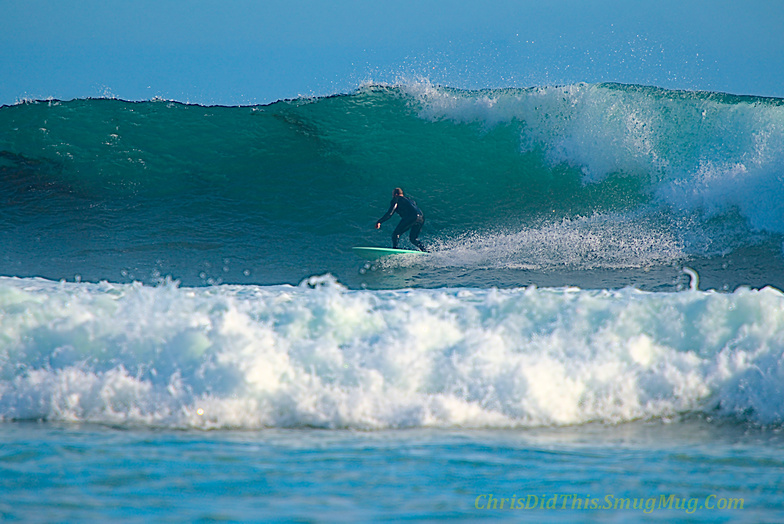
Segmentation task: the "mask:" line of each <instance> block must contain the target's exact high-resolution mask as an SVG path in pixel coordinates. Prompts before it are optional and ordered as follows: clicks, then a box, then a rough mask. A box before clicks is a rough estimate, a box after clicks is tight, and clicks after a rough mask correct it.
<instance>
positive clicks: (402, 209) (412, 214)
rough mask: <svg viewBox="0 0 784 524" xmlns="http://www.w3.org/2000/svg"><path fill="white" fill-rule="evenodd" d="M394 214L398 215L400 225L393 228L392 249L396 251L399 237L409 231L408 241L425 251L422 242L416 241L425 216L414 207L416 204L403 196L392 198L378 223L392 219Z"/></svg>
mask: <svg viewBox="0 0 784 524" xmlns="http://www.w3.org/2000/svg"><path fill="white" fill-rule="evenodd" d="M395 213H397V214H398V215H400V223H399V224H398V225H397V227H396V228H395V231H393V232H392V247H393V248H395V249H397V243H398V241H399V240H400V235H402V234H403V233H405V232H406V231H408V230H409V229H410V230H411V233H410V234H409V236H408V239H409V240H410V241H411V243H412V244H414V245H415V246H416V247H417V249H419V250H420V251H427V250H426V249H425V246H424V245H422V242H420V241H419V240H417V237H418V236H419V232H420V231H422V226H423V225H425V215H424V213H422V210H421V209H419V207H418V206H417V205H416V202H414V200H413V199H411V198H408V197H406V196H403V195H397V196H395V197H393V198H392V202H391V203H390V204H389V209H388V210H387V212H386V213H385V214H384V216H383V217H381V218H379V219H378V223H379V224H381V223H382V222H386V221H387V220H389V219H390V218H392V215H394V214H395Z"/></svg>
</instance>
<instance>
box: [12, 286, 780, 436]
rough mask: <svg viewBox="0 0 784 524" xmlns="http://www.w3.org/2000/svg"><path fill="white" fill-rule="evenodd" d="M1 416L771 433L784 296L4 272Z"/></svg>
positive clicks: (244, 424)
mask: <svg viewBox="0 0 784 524" xmlns="http://www.w3.org/2000/svg"><path fill="white" fill-rule="evenodd" d="M0 309H1V310H2V315H0V324H1V326H0V327H2V329H0V332H1V333H3V335H2V340H1V342H2V343H1V345H0V417H2V419H3V420H30V419H33V420H36V419H42V420H64V421H79V422H96V423H102V424H119V425H143V426H163V427H193V428H205V429H206V428H264V427H323V428H359V429H380V428H401V427H487V428H499V427H530V426H546V425H570V424H584V423H588V422H602V423H622V422H627V421H631V420H638V419H659V418H672V417H676V418H677V417H679V416H683V415H689V414H692V415H694V414H696V415H699V416H707V417H719V418H727V417H729V418H731V419H739V420H743V421H747V422H751V423H755V424H763V425H780V424H781V423H782V422H783V421H784V412H782V408H781V406H782V405H784V402H782V401H784V398H782V389H781V387H780V384H781V380H782V377H784V368H782V362H784V358H782V350H783V349H782V348H784V314H782V311H784V296H783V295H782V293H781V292H779V291H777V290H774V289H772V288H765V289H762V290H758V291H757V290H750V289H739V290H737V291H736V292H734V293H732V294H719V293H713V292H699V291H684V292H680V293H646V292H641V291H637V290H634V289H623V290H618V291H583V290H580V289H576V288H562V289H537V288H533V287H531V288H524V289H514V290H495V289H491V290H479V289H473V290H471V289H462V290H455V289H438V290H400V291H349V290H347V289H345V288H343V287H342V286H341V285H339V284H338V283H337V282H335V280H334V279H333V278H331V277H329V276H326V277H313V278H311V279H309V280H308V281H306V282H304V283H303V284H302V285H300V286H297V287H292V286H272V287H258V286H216V287H211V288H181V287H179V286H177V285H176V283H168V284H165V285H161V286H158V287H148V286H143V285H140V284H134V285H119V284H109V283H100V284H86V283H78V284H77V283H71V284H69V283H55V282H50V281H45V280H40V279H12V278H0Z"/></svg>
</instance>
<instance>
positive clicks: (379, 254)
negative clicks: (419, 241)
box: [351, 246, 425, 260]
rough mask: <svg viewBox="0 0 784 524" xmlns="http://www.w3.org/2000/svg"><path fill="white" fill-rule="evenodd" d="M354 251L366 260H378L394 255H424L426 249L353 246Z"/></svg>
mask: <svg viewBox="0 0 784 524" xmlns="http://www.w3.org/2000/svg"><path fill="white" fill-rule="evenodd" d="M351 249H352V250H353V251H354V253H355V254H356V255H358V256H360V257H362V258H364V259H365V260H378V259H379V258H383V257H389V256H392V255H424V254H425V252H424V251H414V250H412V249H392V248H391V247H362V246H360V247H352V248H351Z"/></svg>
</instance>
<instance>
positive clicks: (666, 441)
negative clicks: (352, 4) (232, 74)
mask: <svg viewBox="0 0 784 524" xmlns="http://www.w3.org/2000/svg"><path fill="white" fill-rule="evenodd" d="M782 166H784V102H783V101H782V100H779V99H770V98H757V97H748V96H743V97H741V96H733V95H728V94H723V93H709V92H681V91H667V90H663V89H659V88H653V87H644V86H630V85H617V84H596V85H593V84H578V85H571V86H559V87H538V88H531V89H501V90H480V91H465V90H457V89H450V88H447V87H442V86H436V85H432V84H430V83H428V82H425V81H422V82H411V83H407V84H400V85H366V86H363V87H361V88H359V89H357V90H356V91H354V92H352V93H348V94H340V95H335V96H330V97H324V98H301V99H295V100H286V101H279V102H276V103H274V104H270V105H263V106H248V107H220V106H217V107H205V106H197V105H186V104H181V103H177V102H172V101H166V100H153V101H148V102H126V101H122V100H115V99H87V100H72V101H56V100H52V101H39V102H27V103H20V104H17V105H13V106H3V107H1V108H0V202H2V203H3V209H4V213H3V214H2V216H0V225H1V226H0V243H1V245H2V246H3V251H2V255H0V275H2V276H0V421H2V422H0V435H2V440H3V441H4V442H5V443H6V445H4V446H3V447H2V450H1V451H0V469H2V471H3V474H2V475H0V477H1V478H2V479H3V480H2V484H1V486H2V487H0V490H2V493H3V495H4V496H3V497H2V499H3V501H2V502H0V514H2V515H3V517H6V518H8V519H12V520H14V519H15V520H23V521H42V522H50V521H85V520H105V519H110V520H118V521H142V520H144V521H147V520H149V519H154V520H156V521H169V520H171V521H181V520H186V521H191V520H200V519H202V520H215V519H220V520H234V521H274V520H279V521H290V520H305V521H344V520H348V521H374V520H380V519H384V518H389V519H413V520H435V519H442V518H460V519H464V520H469V521H473V520H479V519H483V518H487V517H491V518H495V519H498V520H519V519H526V518H527V519H531V520H545V521H573V520H575V519H577V520H587V521H594V520H595V521H607V520H623V521H626V520H640V519H644V518H654V519H659V520H667V521H671V520H673V519H677V520H693V521H711V522H713V521H718V522H733V521H743V522H749V521H760V522H763V521H770V522H772V521H780V520H781V519H782V518H784V505H783V504H782V503H781V500H782V499H781V496H780V495H781V492H780V488H779V486H780V485H781V482H782V480H784V474H782V471H784V470H782V464H781V459H780V457H781V450H782V445H784V440H783V439H782V432H781V430H782V423H784V411H783V408H782V406H784V365H783V364H782V362H784V294H782V292H781V291H780V289H783V288H784V254H783V253H782V250H783V249H784V206H782V204H781V202H782V193H783V192H784V189H782V188H784V185H782V183H781V182H782V176H784V170H783V168H782ZM397 186H400V187H403V188H404V189H405V191H406V193H407V194H409V195H411V196H413V197H414V198H415V199H416V201H417V202H418V203H419V205H420V207H422V209H423V210H424V212H425V216H426V225H425V228H424V230H423V233H422V235H421V237H420V238H421V239H422V240H423V241H424V242H425V243H426V244H427V245H428V247H429V248H430V250H431V251H432V253H431V254H430V255H428V256H426V257H413V258H411V257H406V256H401V257H394V258H391V259H389V260H385V261H381V262H376V263H373V264H369V263H366V262H364V261H362V260H360V259H358V258H357V257H355V256H354V254H353V253H352V252H351V247H352V246H355V245H371V246H373V245H375V246H387V245H389V244H390V234H391V231H392V228H393V225H394V223H395V222H396V220H393V221H392V223H387V224H385V227H384V228H383V229H382V231H380V232H379V231H376V230H375V229H374V227H373V226H374V224H375V221H376V220H377V219H378V218H379V217H380V216H381V215H382V214H383V213H384V211H386V208H387V206H388V203H389V199H390V196H391V191H392V189H393V188H394V187H397ZM403 247H406V243H404V244H403ZM42 494H43V495H42ZM42 496H43V500H44V503H43V504H42V503H40V500H41V499H40V497H42ZM650 501H654V502H650ZM510 506H511V507H510Z"/></svg>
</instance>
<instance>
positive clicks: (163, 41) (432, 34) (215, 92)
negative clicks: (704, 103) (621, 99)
mask: <svg viewBox="0 0 784 524" xmlns="http://www.w3.org/2000/svg"><path fill="white" fill-rule="evenodd" d="M0 13H2V16H0V104H13V103H16V102H18V101H20V100H30V99H48V98H55V99H61V100H69V99H73V98H87V97H117V98H122V99H126V100H149V99H152V98H155V97H159V98H165V99H173V100H177V101H181V102H189V103H199V104H206V105H210V104H220V105H240V104H242V105H245V104H263V103H270V102H274V101H275V100H279V99H286V98H295V97H298V96H321V95H330V94H335V93H344V92H350V91H352V90H354V89H356V88H357V87H359V86H360V85H362V84H364V83H367V82H383V83H400V82H408V81H414V80H423V79H424V80H427V81H430V82H432V83H434V84H441V85H447V86H450V87H457V88H465V89H481V88H499V87H530V86H539V85H564V84H571V83H576V82H588V83H596V82H620V83H632V84H644V85H655V86H659V87H664V88H671V89H686V90H706V91H722V92H729V93H734V94H750V95H762V96H773V97H783V98H784V60H782V58H784V30H782V29H784V1H781V0H747V1H744V2H737V1H727V0H708V1H694V0H680V1H674V0H658V1H642V0H623V1H619V0H590V1H588V0H538V1H530V0H504V1H502V0H484V1H483V2H467V1H463V2H459V1H447V0H416V1H413V0H396V1H386V2H382V1H379V0H366V1H359V0H349V1H329V0H286V1H277V0H254V1H251V0H222V1H206V0H189V1H171V0H155V1H151V0H135V1H115V0H101V1H93V0H81V1H79V2H62V1H56V0H49V1H47V0H25V1H24V2H21V1H14V0H0Z"/></svg>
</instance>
